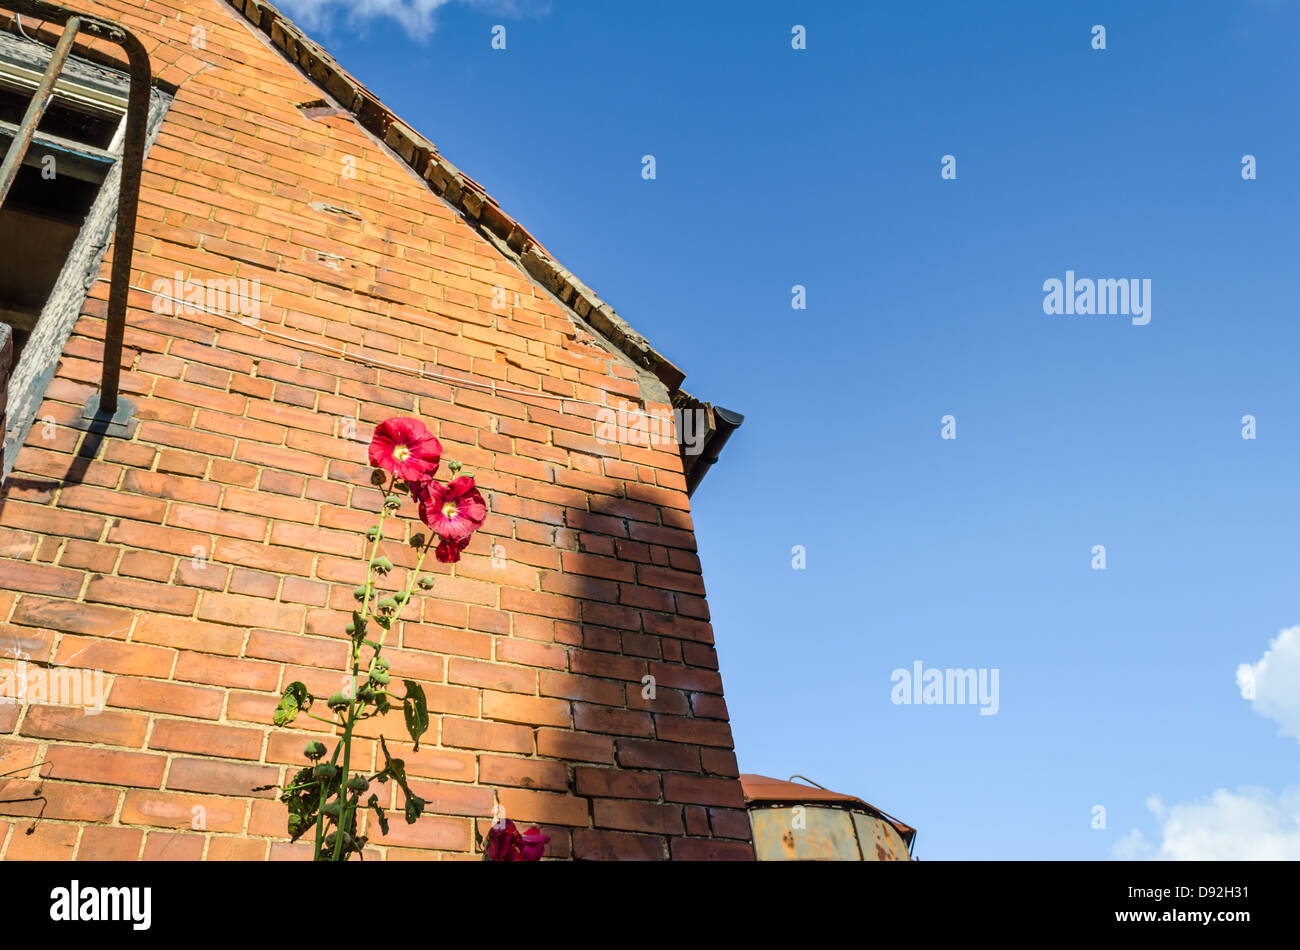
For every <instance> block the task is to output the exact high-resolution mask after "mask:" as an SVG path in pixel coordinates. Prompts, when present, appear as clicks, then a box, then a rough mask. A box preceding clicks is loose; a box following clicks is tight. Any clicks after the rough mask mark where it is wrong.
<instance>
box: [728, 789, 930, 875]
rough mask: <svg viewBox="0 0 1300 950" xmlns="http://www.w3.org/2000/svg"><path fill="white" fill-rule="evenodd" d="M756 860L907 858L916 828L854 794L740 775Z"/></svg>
mask: <svg viewBox="0 0 1300 950" xmlns="http://www.w3.org/2000/svg"><path fill="white" fill-rule="evenodd" d="M740 784H741V787H742V788H743V790H744V793H745V807H746V808H747V809H748V810H749V822H750V825H751V826H752V827H753V829H754V851H755V853H756V854H757V856H758V860H760V861H909V860H911V855H912V848H913V846H914V844H915V842H916V829H915V828H912V827H910V826H909V825H905V824H903V823H902V822H901V821H899V820H898V819H896V818H892V817H890V816H889V815H887V814H886V813H885V812H883V811H881V810H880V809H879V808H876V807H874V806H873V805H869V804H868V803H866V802H864V801H863V800H862V799H860V798H855V797H854V796H852V795H843V794H841V793H839V792H832V791H831V790H830V789H827V788H822V787H821V786H814V785H803V784H800V783H798V782H793V781H782V780H781V779H775V778H769V777H767V776H766V775H748V774H747V775H741V776H740Z"/></svg>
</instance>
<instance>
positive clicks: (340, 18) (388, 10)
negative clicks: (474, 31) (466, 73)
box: [278, 0, 531, 46]
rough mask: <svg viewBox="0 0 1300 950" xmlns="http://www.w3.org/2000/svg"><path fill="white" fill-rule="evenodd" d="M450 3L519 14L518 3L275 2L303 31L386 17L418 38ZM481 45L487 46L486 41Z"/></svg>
mask: <svg viewBox="0 0 1300 950" xmlns="http://www.w3.org/2000/svg"><path fill="white" fill-rule="evenodd" d="M525 2H531V0H525ZM450 3H464V4H466V5H468V6H472V7H482V8H484V9H486V10H489V11H490V12H494V13H501V14H505V15H510V16H517V15H519V14H520V12H521V11H520V2H519V0H278V5H279V7H280V9H281V10H283V11H284V12H285V14H287V15H288V16H289V17H290V18H291V19H292V20H293V21H294V22H295V23H297V24H298V25H299V26H301V27H302V28H303V29H304V30H308V31H311V30H324V29H327V28H329V27H330V26H333V25H334V24H335V23H338V22H342V23H344V24H346V25H349V26H361V25H364V24H366V23H369V22H370V21H372V20H376V19H379V18H382V17H386V18H388V19H390V20H395V21H397V23H398V24H399V25H400V26H401V27H402V29H404V30H405V31H406V32H407V33H409V34H410V35H411V36H413V37H416V38H417V39H423V38H425V37H427V36H428V35H429V34H430V33H432V32H433V31H434V29H435V28H436V26H437V19H436V14H437V12H438V10H439V9H441V8H442V7H445V6H447V5H448V4H450ZM483 42H484V45H485V46H486V44H487V39H486V38H485V39H484V41H483Z"/></svg>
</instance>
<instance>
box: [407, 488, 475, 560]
mask: <svg viewBox="0 0 1300 950" xmlns="http://www.w3.org/2000/svg"><path fill="white" fill-rule="evenodd" d="M413 494H414V495H415V496H416V500H417V501H418V502H419V503H420V520H421V521H423V522H424V523H425V524H426V525H428V526H429V530H431V531H432V532H433V533H434V534H436V535H438V537H440V538H442V539H443V540H444V541H461V540H464V539H466V538H468V537H469V536H470V535H471V534H473V533H474V532H475V531H477V530H478V529H479V528H481V527H483V520H484V519H485V518H486V517H487V505H485V504H484V503H483V496H482V495H480V494H479V493H478V489H477V488H475V487H474V479H472V478H470V477H469V476H468V475H461V476H460V477H459V478H453V479H452V480H451V482H450V483H449V484H446V485H444V484H442V483H441V482H432V481H431V482H429V483H428V485H426V486H424V487H423V488H422V489H421V490H419V491H413ZM456 556H457V558H459V556H460V552H459V551H457V552H456ZM439 560H441V558H439Z"/></svg>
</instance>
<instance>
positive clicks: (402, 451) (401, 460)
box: [370, 418, 442, 483]
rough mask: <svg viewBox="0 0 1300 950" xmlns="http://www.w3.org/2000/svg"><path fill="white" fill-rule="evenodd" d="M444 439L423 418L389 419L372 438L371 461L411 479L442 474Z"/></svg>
mask: <svg viewBox="0 0 1300 950" xmlns="http://www.w3.org/2000/svg"><path fill="white" fill-rule="evenodd" d="M441 460H442V443H441V442H439V441H438V440H437V438H435V437H434V435H433V434H432V433H431V432H429V430H428V429H426V428H425V427H424V423H423V422H421V421H420V420H419V419H410V418H397V419H385V420H384V421H383V422H381V423H379V425H378V426H376V427H375V435H374V438H373V439H371V441H370V464H371V465H372V466H373V467H375V468H382V469H383V470H384V471H385V472H388V474H390V475H395V476H396V477H397V478H400V479H403V480H405V481H407V482H417V483H418V482H422V481H424V480H426V479H430V478H433V476H434V475H436V474H438V463H439V462H440V461H441Z"/></svg>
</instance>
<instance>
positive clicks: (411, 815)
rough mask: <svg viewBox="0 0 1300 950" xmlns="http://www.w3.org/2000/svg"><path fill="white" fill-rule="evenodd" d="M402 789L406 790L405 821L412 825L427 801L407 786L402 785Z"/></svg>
mask: <svg viewBox="0 0 1300 950" xmlns="http://www.w3.org/2000/svg"><path fill="white" fill-rule="evenodd" d="M402 790H403V791H404V792H406V823H407V824H408V825H413V824H415V821H416V819H417V818H419V817H420V814H421V813H422V812H423V811H424V806H425V805H427V804H429V803H428V802H426V801H425V800H424V799H423V798H421V797H420V796H419V795H416V794H414V793H413V792H412V791H411V790H410V789H408V788H405V787H403V789H402Z"/></svg>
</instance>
